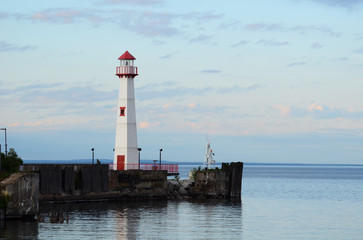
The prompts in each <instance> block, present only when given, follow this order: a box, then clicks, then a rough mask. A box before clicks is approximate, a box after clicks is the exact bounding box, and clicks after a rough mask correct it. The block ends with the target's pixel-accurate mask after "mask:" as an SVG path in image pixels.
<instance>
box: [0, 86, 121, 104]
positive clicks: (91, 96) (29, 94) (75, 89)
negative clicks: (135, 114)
mask: <svg viewBox="0 0 363 240" xmlns="http://www.w3.org/2000/svg"><path fill="white" fill-rule="evenodd" d="M61 86H62V83H52V84H30V85H26V86H22V87H18V88H15V89H7V90H6V91H7V92H9V93H10V94H11V95H13V96H15V95H16V101H18V102H20V103H25V104H31V105H37V106H52V105H54V104H63V106H64V104H69V107H70V108H77V107H80V105H81V104H87V103H96V102H105V101H113V100H114V99H117V90H113V91H102V90H98V89H95V88H94V87H93V86H70V87H67V88H63V89H62V88H61ZM13 93H16V94H15V95H14V94H13ZM14 101H15V100H14ZM82 107H84V106H82Z"/></svg>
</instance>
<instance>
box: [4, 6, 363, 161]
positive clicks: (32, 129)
mask: <svg viewBox="0 0 363 240" xmlns="http://www.w3.org/2000/svg"><path fill="white" fill-rule="evenodd" d="M362 22H363V0H345V1H341V0H275V1H270V0H268V1H267V0H259V1H250V0H245V1H214V0H208V1H207V0H199V1H190V0H184V1H171V0H170V1H169V0H87V1H85V0H80V1H74V0H72V1H70V0H62V1H60V0H54V1H41V0H35V1H28V0H18V1H10V0H5V1H2V3H1V8H0V128H4V127H5V128H6V129H7V138H8V139H7V140H8V148H10V147H13V148H15V150H16V151H17V153H18V154H19V156H20V157H22V158H23V159H24V160H68V159H90V158H91V148H94V149H95V158H98V159H113V148H114V141H115V130H116V107H117V94H118V87H119V79H118V78H117V76H115V68H116V66H118V65H119V61H118V60H117V59H118V57H119V56H120V55H122V54H123V53H124V52H125V51H126V50H128V51H129V52H130V53H131V54H132V55H133V56H134V57H135V58H136V61H135V65H136V66H137V67H138V72H139V76H137V77H136V78H135V96H136V113H137V128H138V145H139V147H141V148H142V152H141V159H150V160H152V159H158V158H159V149H160V148H162V149H163V150H164V151H163V152H162V158H163V159H165V160H168V161H184V162H189V161H201V162H202V161H203V160H204V156H205V150H206V143H207V142H206V138H207V135H208V137H209V139H210V140H211V145H212V149H213V151H214V152H215V154H216V155H215V159H216V161H217V162H229V161H243V162H264V163H334V164H336V163H339V164H363V101H362V100H363V94H362V92H363V81H362V80H363V79H362V78H363V28H362ZM0 144H1V145H2V150H3V151H4V131H0Z"/></svg>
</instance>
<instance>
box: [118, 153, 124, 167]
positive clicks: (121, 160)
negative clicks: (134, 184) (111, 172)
mask: <svg viewBox="0 0 363 240" xmlns="http://www.w3.org/2000/svg"><path fill="white" fill-rule="evenodd" d="M117 170H125V155H117Z"/></svg>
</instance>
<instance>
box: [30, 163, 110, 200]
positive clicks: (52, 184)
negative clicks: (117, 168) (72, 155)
mask: <svg viewBox="0 0 363 240" xmlns="http://www.w3.org/2000/svg"><path fill="white" fill-rule="evenodd" d="M25 169H36V170H38V171H39V174H40V193H41V194H42V195H49V194H53V195H61V194H74V193H75V192H76V190H80V191H81V192H82V193H90V192H107V191H108V165H106V164H89V165H66V164H64V165H60V164H41V165H39V166H35V165H31V167H30V166H27V165H25Z"/></svg>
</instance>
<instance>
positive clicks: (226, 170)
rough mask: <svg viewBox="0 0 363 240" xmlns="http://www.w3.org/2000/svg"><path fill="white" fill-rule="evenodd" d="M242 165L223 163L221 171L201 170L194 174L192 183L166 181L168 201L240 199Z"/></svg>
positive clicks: (186, 181) (239, 163) (188, 181)
mask: <svg viewBox="0 0 363 240" xmlns="http://www.w3.org/2000/svg"><path fill="white" fill-rule="evenodd" d="M242 171H243V163H241V162H238V163H231V164H229V163H223V164H222V169H211V170H202V171H200V172H198V173H197V174H196V177H195V179H194V182H193V181H191V180H180V181H179V182H177V181H173V180H171V181H170V180H169V181H168V197H169V198H170V199H183V198H184V199H188V198H229V199H240V198H241V187H242Z"/></svg>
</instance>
